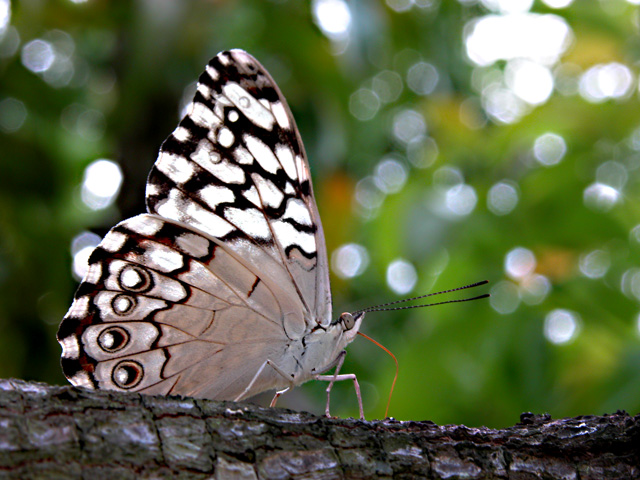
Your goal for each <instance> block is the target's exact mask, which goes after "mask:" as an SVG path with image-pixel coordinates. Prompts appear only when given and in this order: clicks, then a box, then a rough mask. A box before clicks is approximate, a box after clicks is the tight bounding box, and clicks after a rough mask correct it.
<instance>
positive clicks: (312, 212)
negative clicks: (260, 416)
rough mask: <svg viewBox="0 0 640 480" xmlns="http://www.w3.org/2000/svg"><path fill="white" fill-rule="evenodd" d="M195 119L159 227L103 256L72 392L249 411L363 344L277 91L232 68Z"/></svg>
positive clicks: (234, 55)
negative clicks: (333, 273) (247, 405)
mask: <svg viewBox="0 0 640 480" xmlns="http://www.w3.org/2000/svg"><path fill="white" fill-rule="evenodd" d="M188 111H189V113H188V114H187V115H186V116H185V117H184V118H183V119H182V121H181V122H180V124H179V125H178V127H177V128H176V129H175V130H174V132H173V133H172V134H171V135H170V136H169V138H167V139H166V140H165V142H164V143H163V145H162V147H161V149H160V153H159V156H158V159H157V161H156V162H155V165H154V166H153V169H152V170H151V173H150V174H149V179H148V183H147V191H146V200H147V209H148V213H147V214H142V215H138V216H136V217H133V218H130V219H127V220H125V221H123V222H121V223H119V224H118V225H117V226H115V227H114V228H113V229H112V230H111V231H110V232H109V233H108V234H107V235H106V236H105V238H104V239H103V240H102V242H101V243H100V245H98V247H96V249H95V250H94V252H93V254H92V255H91V257H90V259H89V270H88V273H87V275H86V277H85V278H84V280H83V282H82V283H81V285H80V287H79V289H78V291H77V293H76V296H75V300H74V302H73V305H72V306H71V308H70V309H69V312H68V313H67V315H66V316H65V317H64V319H63V321H62V323H61V325H60V329H59V331H58V341H59V342H60V344H61V345H62V348H63V353H62V367H63V370H64V373H65V375H66V376H67V378H68V379H69V380H70V381H71V383H73V384H74V385H78V386H83V387H89V388H106V389H115V390H133V391H140V392H146V393H154V394H181V395H190V396H196V397H206V398H216V399H231V400H233V399H239V398H246V397H249V396H252V395H255V394H257V393H259V392H261V391H265V390H268V389H273V388H282V387H286V386H290V385H295V384H298V383H302V382H303V381H306V380H308V379H309V378H312V377H313V376H314V375H315V374H317V373H320V372H321V371H323V370H324V369H326V368H328V367H330V366H331V365H332V363H334V360H335V359H336V357H337V355H338V354H339V352H340V351H341V350H342V349H343V348H344V346H345V345H346V343H348V342H349V341H351V339H352V337H353V336H354V335H355V331H353V332H351V331H349V332H347V333H349V335H345V332H344V331H343V330H344V328H343V327H342V324H340V323H337V322H332V321H331V293H330V289H329V272H328V266H327V254H326V248H325V244H324V237H323V233H322V226H321V223H320V218H319V216H318V211H317V207H316V204H315V200H314V198H313V190H312V186H311V178H310V173H309V166H308V163H307V160H306V155H305V152H304V148H303V145H302V142H301V140H300V136H299V133H298V130H297V128H296V125H295V122H294V119H293V116H292V114H291V112H290V110H289V107H288V106H287V103H286V101H285V99H284V97H283V96H282V94H281V93H280V91H279V90H278V88H277V86H276V84H275V82H274V81H273V79H272V78H271V76H270V75H269V74H268V73H267V72H266V70H265V69H264V68H263V67H262V65H260V63H258V62H257V61H256V60H255V59H254V58H253V57H252V56H250V55H249V54H247V53H246V52H243V51H241V50H232V51H228V52H222V53H220V54H218V55H217V56H216V57H215V58H213V59H212V60H211V61H210V62H209V64H208V65H207V67H206V70H205V72H204V73H203V74H202V75H201V76H200V79H199V82H198V86H197V92H196V94H195V97H194V99H193V103H192V104H191V106H190V108H189V110H188ZM351 334H353V335H351ZM267 360H269V361H270V365H273V366H274V367H273V368H271V367H269V368H264V365H265V362H266V361H267ZM285 377H287V378H285ZM249 387H250V388H249Z"/></svg>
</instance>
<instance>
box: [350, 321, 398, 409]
mask: <svg viewBox="0 0 640 480" xmlns="http://www.w3.org/2000/svg"><path fill="white" fill-rule="evenodd" d="M358 335H360V336H361V337H364V338H366V339H367V340H369V341H370V342H372V343H374V344H375V345H377V346H378V347H380V348H381V349H382V350H384V351H385V352H387V353H388V354H389V355H390V356H391V358H393V361H394V362H396V374H395V376H394V377H393V382H391V390H389V398H388V399H387V408H385V410H384V418H389V415H388V414H389V405H390V404H391V395H393V389H394V388H395V386H396V380H398V372H399V370H400V367H399V365H398V359H397V358H396V356H395V355H394V354H393V353H391V350H389V349H388V348H387V347H385V346H384V345H382V344H381V343H380V342H378V341H376V340H374V339H373V338H371V337H370V336H369V335H365V334H364V333H362V332H358Z"/></svg>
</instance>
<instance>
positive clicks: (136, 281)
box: [120, 267, 144, 290]
mask: <svg viewBox="0 0 640 480" xmlns="http://www.w3.org/2000/svg"><path fill="white" fill-rule="evenodd" d="M120 281H121V282H122V286H123V287H125V288H127V289H128V290H131V289H133V288H136V287H139V286H140V285H141V284H143V283H144V279H143V278H142V276H141V275H140V272H138V270H136V269H134V268H130V267H125V268H124V269H123V270H122V272H121V273H120Z"/></svg>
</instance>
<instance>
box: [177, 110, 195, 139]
mask: <svg viewBox="0 0 640 480" xmlns="http://www.w3.org/2000/svg"><path fill="white" fill-rule="evenodd" d="M187 111H188V110H187ZM173 137H174V138H175V139H176V140H178V141H179V142H186V141H187V140H189V137H191V132H190V131H189V130H187V129H186V128H184V127H178V128H176V129H175V130H174V131H173Z"/></svg>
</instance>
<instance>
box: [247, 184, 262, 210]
mask: <svg viewBox="0 0 640 480" xmlns="http://www.w3.org/2000/svg"><path fill="white" fill-rule="evenodd" d="M242 194H243V195H244V197H245V198H246V199H247V200H249V201H250V202H251V203H253V204H254V205H255V206H256V207H262V203H261V202H260V197H259V196H258V190H256V187H255V186H253V185H252V186H251V188H250V189H249V190H245V191H244V192H242Z"/></svg>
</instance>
